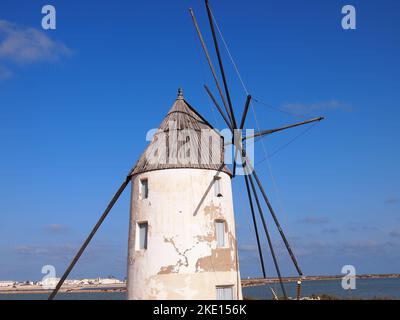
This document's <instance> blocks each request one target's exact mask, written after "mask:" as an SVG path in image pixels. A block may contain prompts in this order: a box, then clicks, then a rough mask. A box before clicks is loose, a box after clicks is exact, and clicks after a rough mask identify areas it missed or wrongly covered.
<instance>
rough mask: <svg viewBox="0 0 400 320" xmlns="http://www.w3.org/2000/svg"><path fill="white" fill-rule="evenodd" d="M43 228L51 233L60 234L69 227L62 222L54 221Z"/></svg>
mask: <svg viewBox="0 0 400 320" xmlns="http://www.w3.org/2000/svg"><path fill="white" fill-rule="evenodd" d="M44 229H45V230H46V231H47V232H49V233H52V234H61V233H65V232H67V231H68V229H69V227H68V226H66V225H63V224H57V223H54V224H49V225H46V226H44Z"/></svg>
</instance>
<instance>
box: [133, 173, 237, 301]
mask: <svg viewBox="0 0 400 320" xmlns="http://www.w3.org/2000/svg"><path fill="white" fill-rule="evenodd" d="M215 175H218V176H219V177H221V188H222V190H221V191H222V195H223V197H216V196H215V195H214V188H213V185H212V183H213V179H214V176H215ZM143 178H147V179H148V185H149V198H148V199H146V200H140V199H139V184H140V179H143ZM131 201H132V202H131V220H130V230H129V248H128V284H127V286H128V299H216V286H223V285H233V286H234V296H235V298H239V299H241V298H242V293H241V286H240V275H239V266H238V257H237V244H236V236H235V222H234V213H233V202H232V190H231V178H230V177H229V175H227V174H226V173H223V172H217V171H214V170H203V169H167V170H158V171H150V172H146V173H142V174H139V175H137V176H134V177H133V179H132V200H131ZM216 219H223V220H225V221H226V228H225V229H226V248H216V245H217V244H216V239H215V220H216ZM141 221H147V222H148V225H149V231H148V246H147V250H137V247H136V246H137V244H136V229H137V227H136V226H137V222H141Z"/></svg>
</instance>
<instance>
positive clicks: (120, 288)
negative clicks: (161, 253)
mask: <svg viewBox="0 0 400 320" xmlns="http://www.w3.org/2000/svg"><path fill="white" fill-rule="evenodd" d="M342 278H343V275H336V276H304V277H302V281H321V280H339V279H342ZM396 278H400V274H362V275H357V276H356V279H396ZM298 279H299V278H298V277H286V278H282V280H283V282H296V281H298ZM277 282H279V279H278V278H265V279H264V278H252V279H242V287H244V288H245V287H255V286H262V285H265V284H270V283H277ZM51 292H52V290H49V289H43V288H42V287H40V286H35V285H30V286H22V287H16V288H15V287H4V288H0V295H2V294H45V293H48V294H50V293H51ZM84 292H85V293H107V292H126V285H125V284H120V285H110V286H106V285H98V286H96V285H83V286H63V287H62V288H61V289H60V293H84Z"/></svg>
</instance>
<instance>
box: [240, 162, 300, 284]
mask: <svg viewBox="0 0 400 320" xmlns="http://www.w3.org/2000/svg"><path fill="white" fill-rule="evenodd" d="M245 160H246V167H247V165H249V167H250V169H252V172H251V175H252V176H254V178H255V180H256V182H257V185H258V188H259V189H260V191H261V194H262V196H263V198H264V201H265V203H266V204H267V207H268V209H269V212H270V213H271V216H272V218H273V219H274V222H275V225H276V227H277V228H278V231H279V234H280V235H281V237H282V240H283V242H284V243H285V246H286V249H287V251H288V253H289V255H290V258H291V259H292V261H293V264H294V266H295V268H296V270H297V272H298V274H299V275H300V276H302V275H303V272H302V271H301V269H300V267H299V264H298V263H297V259H296V257H295V255H294V253H293V250H292V248H291V246H290V244H289V241H288V240H287V238H286V236H285V233H284V232H283V230H282V227H281V225H280V223H279V221H278V218H277V216H276V214H275V211H274V209H273V208H272V205H271V203H270V202H269V199H268V197H267V194H266V193H265V190H264V188H263V186H262V184H261V181H260V179H259V178H258V175H257V173H256V171H255V170H254V168H253V167H251V163H250V160H249V159H248V158H247V156H245ZM247 170H248V168H247ZM250 181H252V180H250Z"/></svg>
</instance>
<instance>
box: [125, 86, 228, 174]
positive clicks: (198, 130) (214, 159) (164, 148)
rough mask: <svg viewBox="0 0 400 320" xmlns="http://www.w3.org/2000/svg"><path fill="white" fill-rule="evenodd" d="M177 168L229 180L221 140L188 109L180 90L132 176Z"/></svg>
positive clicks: (199, 116) (201, 118) (214, 131)
mask: <svg viewBox="0 0 400 320" xmlns="http://www.w3.org/2000/svg"><path fill="white" fill-rule="evenodd" d="M178 168H190V169H207V170H218V171H223V172H226V173H227V174H229V175H231V176H232V173H231V172H230V170H229V169H228V167H227V166H226V165H225V164H224V139H223V137H222V136H221V135H220V134H219V133H218V132H217V131H216V130H215V129H214V128H213V127H212V125H211V124H210V123H209V122H208V121H207V120H205V119H204V118H203V117H202V116H201V115H200V114H199V113H198V112H197V111H196V110H195V109H194V108H193V107H192V106H190V105H189V103H188V102H187V101H186V100H185V99H184V98H183V94H182V90H181V89H179V93H178V98H177V99H176V101H175V102H174V104H173V106H172V108H171V109H170V110H169V112H168V114H167V116H166V117H165V118H164V120H163V121H162V122H161V125H160V127H159V129H158V130H157V132H156V133H155V134H154V136H153V138H152V141H151V142H150V144H149V145H148V146H147V148H146V150H145V151H144V153H143V154H142V155H141V156H140V158H139V160H138V162H137V163H136V165H135V167H134V168H133V169H132V171H131V175H136V174H139V173H143V172H148V171H154V170H164V169H178Z"/></svg>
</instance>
